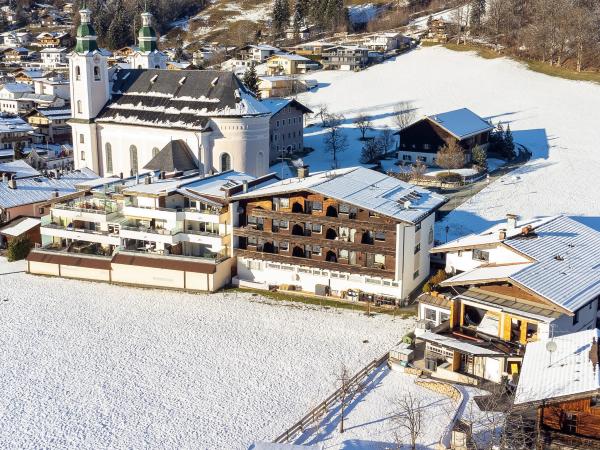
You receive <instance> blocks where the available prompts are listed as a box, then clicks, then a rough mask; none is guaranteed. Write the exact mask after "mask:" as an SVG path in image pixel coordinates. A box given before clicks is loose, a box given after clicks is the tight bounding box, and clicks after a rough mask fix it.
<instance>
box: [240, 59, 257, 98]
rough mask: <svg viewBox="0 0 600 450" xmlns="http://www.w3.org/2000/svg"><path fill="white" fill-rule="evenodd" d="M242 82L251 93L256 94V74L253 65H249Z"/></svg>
mask: <svg viewBox="0 0 600 450" xmlns="http://www.w3.org/2000/svg"><path fill="white" fill-rule="evenodd" d="M242 82H243V83H244V85H245V86H246V87H247V88H248V90H250V91H252V93H254V94H256V93H257V92H258V75H257V74H256V68H255V67H254V65H251V66H250V68H249V69H248V70H246V73H244V78H243V79H242Z"/></svg>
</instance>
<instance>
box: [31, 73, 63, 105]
mask: <svg viewBox="0 0 600 450" xmlns="http://www.w3.org/2000/svg"><path fill="white" fill-rule="evenodd" d="M33 89H34V91H35V93H36V94H40V95H51V96H55V97H58V98H62V99H63V100H67V101H68V100H69V99H70V98H71V89H70V87H69V80H67V79H65V78H64V77H63V76H62V75H60V74H57V75H52V74H50V75H48V76H44V77H41V78H34V79H33Z"/></svg>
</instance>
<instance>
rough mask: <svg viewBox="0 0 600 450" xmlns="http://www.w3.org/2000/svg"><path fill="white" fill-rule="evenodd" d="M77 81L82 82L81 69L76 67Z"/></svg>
mask: <svg viewBox="0 0 600 450" xmlns="http://www.w3.org/2000/svg"><path fill="white" fill-rule="evenodd" d="M75 79H76V80H81V67H79V66H75Z"/></svg>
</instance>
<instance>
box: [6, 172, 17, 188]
mask: <svg viewBox="0 0 600 450" xmlns="http://www.w3.org/2000/svg"><path fill="white" fill-rule="evenodd" d="M8 187H9V188H10V189H16V188H17V178H16V177H15V176H14V175H13V176H12V177H10V180H8Z"/></svg>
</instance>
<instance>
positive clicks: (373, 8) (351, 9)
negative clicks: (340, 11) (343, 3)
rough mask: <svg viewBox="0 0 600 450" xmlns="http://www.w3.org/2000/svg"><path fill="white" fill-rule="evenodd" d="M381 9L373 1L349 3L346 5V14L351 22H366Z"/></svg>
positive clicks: (374, 16) (373, 17)
mask: <svg viewBox="0 0 600 450" xmlns="http://www.w3.org/2000/svg"><path fill="white" fill-rule="evenodd" d="M381 10H382V7H381V5H374V4H373V3H364V4H362V5H351V6H348V16H349V17H350V22H352V23H353V24H360V23H368V22H371V21H372V20H373V19H375V18H376V17H377V16H378V15H379V13H380V12H381Z"/></svg>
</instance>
